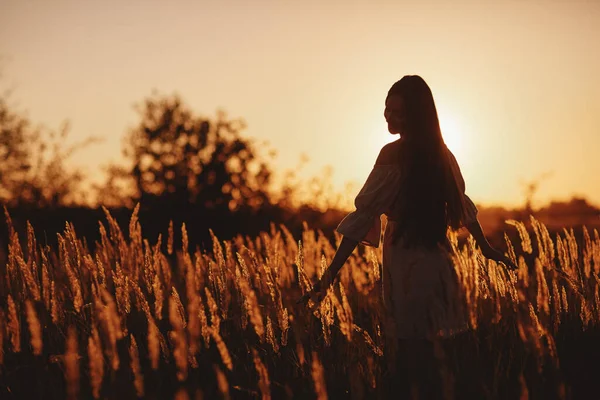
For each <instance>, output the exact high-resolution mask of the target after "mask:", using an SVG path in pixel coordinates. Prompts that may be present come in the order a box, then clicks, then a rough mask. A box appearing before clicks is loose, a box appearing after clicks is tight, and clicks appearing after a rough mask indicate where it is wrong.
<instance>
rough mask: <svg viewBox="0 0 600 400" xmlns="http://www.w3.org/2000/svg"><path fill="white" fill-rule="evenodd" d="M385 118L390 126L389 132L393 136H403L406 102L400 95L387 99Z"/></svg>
mask: <svg viewBox="0 0 600 400" xmlns="http://www.w3.org/2000/svg"><path fill="white" fill-rule="evenodd" d="M383 116H384V117H385V120H386V121H387V124H388V131H389V132H390V133H391V134H392V135H395V134H402V131H403V128H404V122H405V115H404V101H403V100H402V97H400V96H399V95H391V96H388V97H387V98H386V99H385V110H384V111H383Z"/></svg>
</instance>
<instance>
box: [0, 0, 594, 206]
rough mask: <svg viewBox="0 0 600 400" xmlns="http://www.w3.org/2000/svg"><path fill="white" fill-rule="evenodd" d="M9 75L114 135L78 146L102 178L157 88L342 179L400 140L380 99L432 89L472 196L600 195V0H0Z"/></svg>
mask: <svg viewBox="0 0 600 400" xmlns="http://www.w3.org/2000/svg"><path fill="white" fill-rule="evenodd" d="M0 56H1V57H2V58H3V60H4V61H3V64H4V66H3V75H4V78H3V81H4V82H2V84H3V86H6V85H9V86H12V87H14V88H15V91H14V93H13V97H12V100H13V101H14V102H15V103H16V104H17V105H18V107H19V108H22V109H26V110H28V111H29V116H30V117H31V119H32V120H33V121H35V122H43V123H44V124H46V125H48V126H50V127H58V126H59V124H60V122H61V121H63V120H65V119H69V120H70V121H71V123H72V132H71V139H72V140H73V141H75V140H78V139H82V138H84V137H87V136H89V135H96V136H101V137H102V138H103V139H104V142H103V143H101V144H99V145H95V146H94V147H90V148H88V149H87V150H85V151H83V152H81V153H80V154H79V155H78V157H76V158H75V159H74V162H76V163H77V164H78V165H84V166H85V168H86V169H87V171H88V172H90V174H92V175H94V176H96V177H99V176H100V168H99V166H100V165H102V164H106V163H107V162H109V161H117V160H119V159H120V157H121V138H122V137H123V135H124V134H125V133H126V132H127V129H128V128H129V127H132V126H134V125H135V124H136V123H137V122H138V116H137V114H136V112H135V111H134V109H133V105H134V104H135V103H138V102H140V101H141V100H143V99H144V98H145V97H147V96H148V95H150V94H151V93H152V90H153V89H157V90H158V91H160V92H161V93H164V94H172V93H174V92H177V93H179V94H180V95H181V96H182V98H183V99H184V100H185V101H186V103H187V104H188V105H189V106H190V107H192V108H193V110H195V111H196V112H197V113H198V114H199V115H204V116H209V117H210V116H214V114H215V111H216V110H217V109H218V108H223V109H225V110H226V111H227V112H228V113H229V115H230V116H231V117H243V118H244V119H245V120H246V122H247V124H248V128H247V129H246V130H245V135H246V136H250V137H254V138H256V139H259V140H268V141H269V143H270V145H271V147H272V148H274V149H276V150H277V151H278V157H277V159H276V164H275V165H276V166H277V168H278V169H280V170H281V169H285V168H291V167H294V166H295V165H297V164H298V160H299V158H300V154H301V153H306V154H307V155H308V156H309V158H310V164H309V165H308V166H307V167H305V176H310V175H314V174H317V173H319V172H320V171H321V170H322V168H323V167H324V166H325V165H331V166H332V167H333V169H334V179H335V182H336V184H337V185H338V187H339V188H342V187H343V183H344V182H346V181H349V180H356V181H358V182H359V184H362V181H363V180H364V179H365V178H366V176H367V175H368V173H369V171H370V168H371V166H372V164H373V163H374V161H375V158H376V156H377V153H378V151H379V149H380V148H381V146H382V145H383V144H385V143H386V142H388V141H390V140H392V139H394V137H392V136H391V135H390V134H389V133H387V130H386V125H385V121H384V119H383V107H384V101H385V95H386V93H387V90H388V89H389V87H390V86H391V85H392V84H393V83H394V82H395V81H396V80H398V79H400V78H401V77H402V76H403V75H406V74H419V75H421V76H422V77H423V78H424V79H425V80H426V81H427V82H428V83H429V85H430V86H431V88H432V91H433V94H434V97H435V100H436V104H437V106H438V112H439V114H440V119H441V122H442V129H443V130H445V136H446V139H447V143H448V145H449V147H450V148H451V149H452V150H454V151H455V154H456V156H457V158H458V160H459V162H460V164H461V167H462V170H463V174H464V176H465V180H466V182H467V191H468V193H469V194H470V195H471V197H472V198H473V199H474V200H475V201H476V202H479V203H483V204H491V203H501V204H505V205H515V204H520V203H522V201H523V191H522V185H521V182H524V181H529V180H532V179H535V178H537V177H538V176H540V175H542V174H543V173H545V172H551V173H552V175H551V176H550V177H549V178H547V179H546V180H544V181H543V183H542V185H541V188H540V191H539V193H538V197H537V199H538V200H541V201H546V200H548V199H549V198H557V199H565V198H568V197H570V196H571V195H573V194H579V195H584V196H586V197H588V198H589V199H590V200H592V201H593V202H595V203H597V204H599V203H600V176H599V175H600V174H599V171H600V161H598V160H597V157H598V153H599V152H600V74H599V73H598V71H600V1H597V0H590V1H577V0H571V1H558V0H545V1H542V0H539V1H533V0H518V1H500V0H495V1H488V0H475V1H469V2H465V1H455V0H452V1H435V2H434V1H412V2H409V1H398V0H394V1H392V0H386V1H382V0H369V1H350V0H344V1H328V0H323V1H307V0H304V1H285V0H271V1H256V0H253V1H225V0H213V1H199V0H197V1H170V2H167V1H149V0H144V1H133V0H128V1H122V0H121V1H83V0H79V1H59V0H52V1H26V0H18V1H17V0H15V1H11V0H0Z"/></svg>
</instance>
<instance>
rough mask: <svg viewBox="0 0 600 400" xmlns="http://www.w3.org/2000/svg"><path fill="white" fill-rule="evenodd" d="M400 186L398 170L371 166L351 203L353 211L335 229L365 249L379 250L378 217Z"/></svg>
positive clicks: (394, 196)
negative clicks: (371, 168)
mask: <svg viewBox="0 0 600 400" xmlns="http://www.w3.org/2000/svg"><path fill="white" fill-rule="evenodd" d="M399 186H400V169H399V168H398V167H397V166H392V165H375V167H373V170H372V171H371V173H370V174H369V177H368V178H367V181H366V182H365V184H364V185H363V187H362V189H361V190H360V192H359V193H358V195H357V196H356V199H355V200H354V206H355V207H356V210H355V211H352V212H351V213H350V214H348V215H347V216H346V217H345V218H344V219H343V220H342V222H340V224H339V225H338V227H337V229H336V230H337V231H338V232H339V233H341V234H342V235H344V236H346V237H348V238H350V239H353V240H355V241H357V242H360V243H362V244H364V245H366V246H372V247H379V242H380V239H381V219H380V217H381V214H383V213H384V212H385V211H387V210H388V209H389V207H390V206H391V204H392V203H393V202H394V200H395V198H396V195H397V194H398V189H399Z"/></svg>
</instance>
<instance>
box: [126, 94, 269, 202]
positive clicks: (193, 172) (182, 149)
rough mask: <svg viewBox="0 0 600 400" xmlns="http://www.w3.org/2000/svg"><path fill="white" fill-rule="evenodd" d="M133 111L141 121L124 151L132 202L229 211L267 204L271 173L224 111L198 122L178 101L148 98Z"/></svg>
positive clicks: (239, 126) (236, 122) (175, 97)
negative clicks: (133, 191) (129, 164)
mask: <svg viewBox="0 0 600 400" xmlns="http://www.w3.org/2000/svg"><path fill="white" fill-rule="evenodd" d="M137 109H138V112H139V114H140V116H141V121H140V123H139V125H138V126H137V127H136V128H134V129H133V130H132V131H131V132H130V134H129V136H128V137H127V139H126V148H125V151H124V155H125V157H126V158H128V159H129V160H130V161H131V162H132V167H131V170H130V174H131V176H132V178H133V180H134V184H135V187H136V191H137V193H136V200H139V201H141V202H142V203H143V204H149V205H156V204H157V203H158V204H169V205H172V206H180V205H191V204H194V205H201V206H202V207H204V208H207V209H222V210H225V209H228V210H231V211H234V210H238V209H241V208H250V209H256V208H258V207H260V206H261V205H263V204H266V203H268V201H269V197H268V187H269V184H270V180H271V172H270V169H269V168H268V166H267V165H266V163H265V162H264V161H261V160H260V159H259V158H258V155H257V150H256V148H255V146H254V144H253V143H252V142H251V141H250V140H247V139H243V138H242V137H241V136H240V132H241V131H242V130H243V129H244V128H245V123H244V121H243V120H241V119H235V120H232V119H228V118H227V115H226V113H225V112H223V111H218V112H217V115H216V119H215V120H214V121H211V120H209V119H206V118H202V117H197V116H195V115H194V114H193V113H192V111H191V110H190V109H189V108H188V107H187V106H186V105H184V104H183V102H182V100H181V98H180V97H179V96H178V95H173V96H161V95H159V94H157V93H153V95H152V96H151V97H150V98H148V99H146V100H145V101H144V102H143V104H142V105H141V107H138V108H137Z"/></svg>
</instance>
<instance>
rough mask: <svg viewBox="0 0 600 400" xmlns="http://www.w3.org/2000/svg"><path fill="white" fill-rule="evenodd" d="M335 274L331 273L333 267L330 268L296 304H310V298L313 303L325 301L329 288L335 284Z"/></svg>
mask: <svg viewBox="0 0 600 400" xmlns="http://www.w3.org/2000/svg"><path fill="white" fill-rule="evenodd" d="M332 275H333V274H332V273H331V268H328V269H327V271H325V273H324V274H323V276H322V277H321V279H319V280H318V281H317V283H315V284H314V286H313V288H312V289H311V290H310V291H308V292H306V293H305V294H304V296H302V297H300V299H299V300H298V301H297V302H296V304H304V305H306V304H308V300H309V299H310V300H312V301H313V303H315V304H316V305H318V304H319V303H321V301H323V298H325V295H326V294H327V290H328V289H329V287H330V286H331V285H332V284H333V280H334V278H333V276H332Z"/></svg>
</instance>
